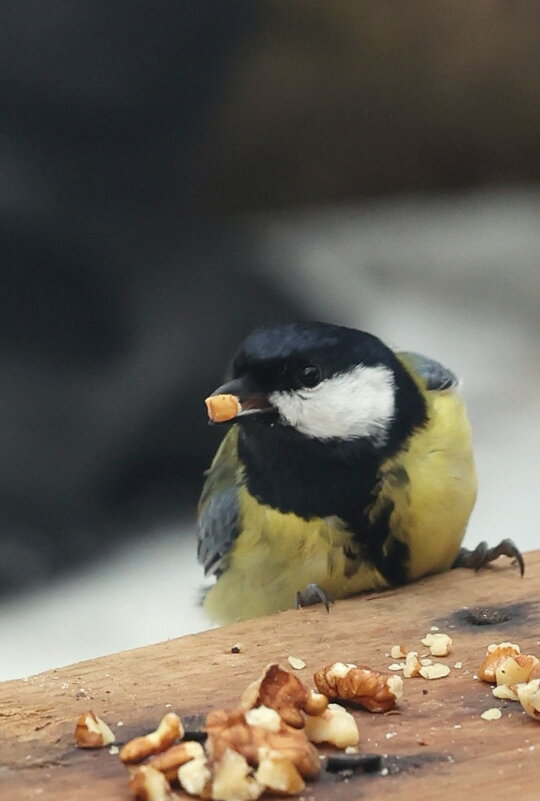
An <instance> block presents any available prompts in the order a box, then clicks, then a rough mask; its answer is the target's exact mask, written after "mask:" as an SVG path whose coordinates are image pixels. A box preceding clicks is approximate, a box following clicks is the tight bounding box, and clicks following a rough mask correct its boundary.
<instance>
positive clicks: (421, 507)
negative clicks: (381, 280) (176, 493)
mask: <svg viewBox="0 0 540 801" xmlns="http://www.w3.org/2000/svg"><path fill="white" fill-rule="evenodd" d="M456 385H457V381H456V378H455V376H454V375H453V373H451V372H450V371H449V370H447V369H446V368H444V367H443V366H442V365H440V364H439V363H438V362H436V361H433V360H432V359H428V358H426V357H424V356H420V355H418V354H414V353H396V352H394V351H392V350H391V349H390V348H388V347H387V346H386V345H384V344H383V342H381V340H380V339H378V338H377V337H375V336H372V335H371V334H368V333H366V332H364V331H357V330H354V329H351V328H344V327H341V326H336V325H329V324H325V323H318V322H303V323H293V324H287V325H279V326H273V327H267V328H262V329H259V330H257V331H255V332H253V333H252V334H251V335H250V336H248V338H247V339H246V340H245V342H244V344H243V346H242V348H241V350H240V352H239V353H238V355H237V356H236V358H235V360H234V363H233V378H232V380H231V381H229V382H228V383H226V384H224V385H223V386H221V387H219V389H217V390H216V392H215V393H214V394H229V395H233V396H235V398H236V402H237V404H238V406H237V410H236V415H235V416H234V419H233V421H232V423H233V424H232V426H231V428H230V430H229V431H228V432H227V434H226V436H225V438H224V439H223V442H222V443H221V446H220V447H219V450H218V451H217V454H216V456H215V458H214V460H213V462H212V465H211V467H210V469H209V470H208V472H207V478H206V483H205V485H204V489H203V492H202V496H201V501H200V508H199V531H198V538H199V541H198V558H199V561H200V562H201V563H202V565H203V566H204V568H205V572H206V574H213V575H215V576H216V579H217V580H216V582H215V584H214V585H213V586H212V587H211V588H210V590H209V591H208V592H207V594H206V597H205V600H204V607H205V609H206V611H207V612H208V614H209V615H210V617H211V618H213V619H214V620H215V621H216V622H219V623H228V622H232V621H236V620H242V619H246V618H253V617H258V616H261V615H266V614H270V613H273V612H277V611H278V610H283V609H288V608H290V607H293V606H294V605H295V599H296V597H297V592H298V591H299V590H303V588H304V587H306V586H310V587H311V588H314V589H315V590H316V594H318V595H319V596H320V597H321V598H322V599H323V600H326V599H332V600H337V599H340V598H345V597H347V596H350V595H353V594H355V593H358V592H362V591H366V590H379V589H384V588H387V587H390V586H395V585H399V584H403V583H405V582H408V581H414V580H415V579H418V578H420V577H421V576H425V575H426V574H429V573H437V572H439V571H443V570H446V569H448V568H450V567H452V566H453V565H455V564H459V565H464V566H473V567H479V566H480V565H481V564H483V563H485V562H487V561H491V560H492V559H494V558H496V557H497V556H499V555H500V554H507V555H510V556H513V557H516V558H518V559H519V560H521V555H520V554H519V551H517V549H516V548H515V546H514V545H513V543H511V541H507V540H505V541H503V542H502V543H501V544H500V545H499V546H497V548H493V549H489V548H487V546H486V545H485V543H482V544H481V545H480V546H479V547H478V548H477V549H475V550H474V551H466V550H465V549H461V551H460V544H461V541H462V539H463V536H464V533H465V529H466V526H467V522H468V520H469V516H470V514H471V511H472V509H473V506H474V503H475V499H476V473H475V467H474V459H473V451H472V440H471V429H470V425H469V421H468V418H467V413H466V410H465V406H464V404H463V401H462V400H461V397H460V395H459V393H458V392H457V389H456ZM520 566H521V567H522V562H521V561H520ZM299 597H300V598H302V596H301V595H300V596H299Z"/></svg>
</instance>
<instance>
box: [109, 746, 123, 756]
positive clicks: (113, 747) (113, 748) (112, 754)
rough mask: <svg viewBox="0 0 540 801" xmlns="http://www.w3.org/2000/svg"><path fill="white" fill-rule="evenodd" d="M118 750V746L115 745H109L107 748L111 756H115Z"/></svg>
mask: <svg viewBox="0 0 540 801" xmlns="http://www.w3.org/2000/svg"><path fill="white" fill-rule="evenodd" d="M119 751H120V749H119V748H118V746H117V745H111V747H110V748H109V754H110V755H111V756H116V754H118V752H119Z"/></svg>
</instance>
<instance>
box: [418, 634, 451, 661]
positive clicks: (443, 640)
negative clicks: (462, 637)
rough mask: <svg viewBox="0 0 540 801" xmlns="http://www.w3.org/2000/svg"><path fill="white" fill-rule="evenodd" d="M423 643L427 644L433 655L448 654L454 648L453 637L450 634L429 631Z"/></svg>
mask: <svg viewBox="0 0 540 801" xmlns="http://www.w3.org/2000/svg"><path fill="white" fill-rule="evenodd" d="M422 645H427V647H428V648H429V652H430V654H431V655H432V656H448V654H449V653H450V651H451V650H452V638H451V637H449V636H448V634H442V633H440V632H437V633H436V634H432V633H431V632H429V633H428V634H426V636H425V637H424V638H423V639H422Z"/></svg>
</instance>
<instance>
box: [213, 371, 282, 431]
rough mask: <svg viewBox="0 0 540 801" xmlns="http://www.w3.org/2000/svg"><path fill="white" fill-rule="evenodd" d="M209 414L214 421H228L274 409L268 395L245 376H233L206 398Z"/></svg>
mask: <svg viewBox="0 0 540 801" xmlns="http://www.w3.org/2000/svg"><path fill="white" fill-rule="evenodd" d="M205 403H206V406H207V408H208V416H209V417H210V421H211V422H213V423H226V422H228V421H230V420H237V419H239V418H240V419H241V418H245V417H253V416H256V415H260V414H266V413H268V412H271V411H274V407H273V406H272V404H271V403H270V401H269V400H268V397H267V396H266V395H265V394H264V392H261V391H260V390H258V389H257V388H256V387H255V386H253V385H250V384H249V383H248V382H246V380H245V379H244V378H233V379H232V381H227V383H226V384H222V385H221V386H220V387H218V388H217V389H216V390H215V391H214V392H212V394H211V395H210V396H209V397H208V398H206V401H205Z"/></svg>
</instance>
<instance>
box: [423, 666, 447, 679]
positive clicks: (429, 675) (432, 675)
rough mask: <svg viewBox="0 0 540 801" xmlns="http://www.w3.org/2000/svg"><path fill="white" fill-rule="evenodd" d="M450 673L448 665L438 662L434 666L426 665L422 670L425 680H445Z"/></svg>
mask: <svg viewBox="0 0 540 801" xmlns="http://www.w3.org/2000/svg"><path fill="white" fill-rule="evenodd" d="M449 673H450V668H449V667H448V665H442V664H440V663H438V662H435V664H434V665H426V666H425V667H421V668H420V675H421V676H422V678H424V679H430V680H431V679H443V678H444V677H445V676H448V674H449Z"/></svg>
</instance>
